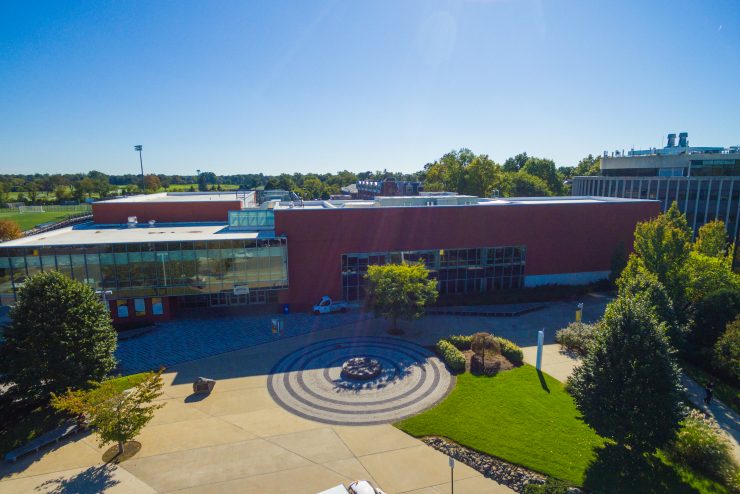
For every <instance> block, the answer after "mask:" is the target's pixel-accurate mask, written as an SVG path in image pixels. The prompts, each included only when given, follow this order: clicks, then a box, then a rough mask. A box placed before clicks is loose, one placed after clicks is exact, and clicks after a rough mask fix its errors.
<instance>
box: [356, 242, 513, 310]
mask: <svg viewBox="0 0 740 494" xmlns="http://www.w3.org/2000/svg"><path fill="white" fill-rule="evenodd" d="M525 253H526V249H525V248H524V247H523V246H515V247H483V248H475V249H437V250H418V251H404V252H385V253H383V252H380V253H379V252H375V253H359V254H344V255H343V256H342V292H343V296H344V298H345V300H351V301H354V300H363V299H364V298H365V297H366V296H367V280H366V279H365V275H366V274H367V268H368V266H371V265H384V264H399V263H401V262H419V261H421V262H423V263H424V265H425V266H426V268H427V269H429V276H430V278H432V279H435V280H437V287H438V289H439V292H440V293H441V294H453V293H477V292H487V291H491V290H499V289H507V288H521V287H522V286H523V285H524V281H523V280H524V265H525Z"/></svg>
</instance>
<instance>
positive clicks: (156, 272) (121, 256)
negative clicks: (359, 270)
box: [0, 238, 288, 299]
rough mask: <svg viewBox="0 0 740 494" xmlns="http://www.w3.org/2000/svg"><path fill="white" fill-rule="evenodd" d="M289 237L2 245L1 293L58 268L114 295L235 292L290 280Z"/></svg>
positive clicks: (281, 284) (279, 285) (281, 285)
mask: <svg viewBox="0 0 740 494" xmlns="http://www.w3.org/2000/svg"><path fill="white" fill-rule="evenodd" d="M287 258H288V257H287V244H286V239H284V238H274V239H256V240H255V239H245V240H209V241H201V242H150V243H131V244H107V245H80V246H57V247H40V248H6V249H0V294H4V295H9V294H14V293H15V289H16V288H17V287H18V286H19V285H21V284H22V283H23V282H24V281H25V280H26V278H27V277H28V276H32V275H33V274H35V273H37V272H40V271H49V270H58V271H60V272H62V273H64V274H66V275H67V276H70V277H72V278H74V279H75V280H78V281H81V282H82V283H85V284H87V285H89V286H91V287H92V288H94V289H96V290H111V291H112V292H113V295H112V297H113V298H117V299H118V298H134V297H149V296H172V295H200V294H210V293H219V292H225V291H228V292H233V291H234V287H248V288H249V290H274V289H280V288H286V287H287V286H288V261H287Z"/></svg>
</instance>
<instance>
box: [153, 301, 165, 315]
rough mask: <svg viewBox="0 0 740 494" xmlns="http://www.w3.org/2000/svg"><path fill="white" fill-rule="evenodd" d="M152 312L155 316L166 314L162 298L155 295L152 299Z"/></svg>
mask: <svg viewBox="0 0 740 494" xmlns="http://www.w3.org/2000/svg"><path fill="white" fill-rule="evenodd" d="M152 314H154V315H155V316H161V315H162V314H164V306H162V299H161V298H160V297H154V298H153V299H152Z"/></svg>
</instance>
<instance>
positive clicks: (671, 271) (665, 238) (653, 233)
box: [629, 202, 691, 315]
mask: <svg viewBox="0 0 740 494" xmlns="http://www.w3.org/2000/svg"><path fill="white" fill-rule="evenodd" d="M690 239H691V228H690V227H689V226H688V222H687V221H686V216H684V215H683V214H682V213H681V212H680V211H679V210H678V206H677V204H676V203H675V202H674V203H673V205H671V207H670V208H669V209H668V211H666V212H665V213H664V214H661V215H659V216H658V217H657V218H655V219H653V220H649V221H645V222H641V223H638V224H637V227H636V228H635V244H634V251H635V255H634V256H630V261H629V262H632V263H637V264H638V265H640V266H643V267H644V268H645V269H647V271H649V272H651V273H653V274H655V276H657V278H658V281H660V282H661V283H662V284H663V286H664V287H665V288H666V290H668V293H669V295H670V296H671V299H672V300H673V306H674V307H675V309H676V310H677V311H682V310H683V308H684V305H685V303H686V289H687V286H688V275H687V273H686V269H685V265H686V263H687V261H688V259H689V252H690ZM679 315H680V314H679Z"/></svg>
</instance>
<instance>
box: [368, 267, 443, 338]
mask: <svg viewBox="0 0 740 494" xmlns="http://www.w3.org/2000/svg"><path fill="white" fill-rule="evenodd" d="M366 278H367V280H368V282H369V289H370V299H371V302H372V306H373V310H374V311H375V314H376V315H379V316H382V317H385V318H386V319H390V321H391V328H390V331H397V330H398V328H397V323H398V319H400V318H403V319H417V318H419V317H421V315H422V314H424V308H425V307H426V306H427V305H428V304H430V303H433V302H434V301H436V300H437V295H438V292H437V283H436V281H434V280H431V279H429V271H428V270H427V269H426V267H424V264H423V263H421V262H420V263H414V264H409V263H405V262H404V263H401V264H386V265H384V266H369V267H368V270H367V275H366Z"/></svg>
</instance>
